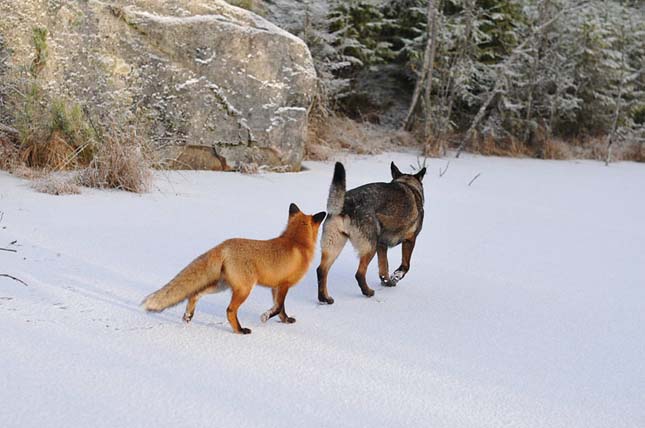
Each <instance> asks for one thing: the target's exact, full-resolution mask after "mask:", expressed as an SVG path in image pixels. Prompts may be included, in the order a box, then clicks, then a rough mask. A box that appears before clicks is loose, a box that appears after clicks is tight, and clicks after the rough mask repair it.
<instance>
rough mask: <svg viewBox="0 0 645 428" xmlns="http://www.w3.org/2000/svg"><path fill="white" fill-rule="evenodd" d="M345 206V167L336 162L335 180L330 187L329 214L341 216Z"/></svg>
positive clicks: (333, 179)
mask: <svg viewBox="0 0 645 428" xmlns="http://www.w3.org/2000/svg"><path fill="white" fill-rule="evenodd" d="M344 204H345V167H344V166H343V164H342V163H340V162H336V165H335V166H334V178H332V180H331V186H329V198H328V199H327V214H328V215H334V214H340V213H341V211H343V205H344Z"/></svg>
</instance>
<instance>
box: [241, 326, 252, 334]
mask: <svg viewBox="0 0 645 428" xmlns="http://www.w3.org/2000/svg"><path fill="white" fill-rule="evenodd" d="M238 333H240V334H251V329H250V328H244V327H240V331H238Z"/></svg>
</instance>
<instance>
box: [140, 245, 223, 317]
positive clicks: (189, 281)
mask: <svg viewBox="0 0 645 428" xmlns="http://www.w3.org/2000/svg"><path fill="white" fill-rule="evenodd" d="M221 272H222V257H221V254H220V252H219V251H218V250H217V249H213V250H211V251H209V252H207V253H205V254H202V255H201V256H199V257H197V258H196V259H195V260H193V261H192V262H191V263H190V264H189V265H188V266H186V267H185V268H184V269H183V270H182V271H181V272H179V273H178V274H177V276H175V277H174V278H173V279H172V280H171V281H170V282H169V283H168V284H166V285H165V286H163V287H162V288H161V289H159V290H157V291H155V292H154V293H152V294H150V295H149V296H148V297H146V298H145V300H144V301H143V302H142V303H141V304H142V305H143V308H144V309H145V310H146V311H152V312H160V311H163V310H164V309H166V308H169V307H171V306H175V305H176V304H178V303H180V302H182V301H183V300H185V299H187V298H188V297H190V296H192V295H193V294H195V293H197V292H199V291H201V290H203V289H204V288H206V287H208V286H209V285H211V284H213V283H214V282H217V280H218V279H219V278H220V275H221Z"/></svg>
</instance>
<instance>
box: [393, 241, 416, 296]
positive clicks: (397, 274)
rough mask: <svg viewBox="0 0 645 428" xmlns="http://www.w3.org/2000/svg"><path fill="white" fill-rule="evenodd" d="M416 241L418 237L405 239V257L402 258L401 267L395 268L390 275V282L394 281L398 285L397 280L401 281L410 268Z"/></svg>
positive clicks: (403, 246)
mask: <svg viewBox="0 0 645 428" xmlns="http://www.w3.org/2000/svg"><path fill="white" fill-rule="evenodd" d="M415 242H416V239H414V238H413V239H406V240H405V241H403V245H402V248H403V249H402V251H403V257H402V259H401V266H399V268H398V269H397V270H395V271H394V273H393V274H392V276H391V277H390V282H391V283H392V285H396V284H397V282H399V281H401V280H402V279H403V277H405V275H406V274H407V273H408V271H409V270H410V259H411V258H412V250H414V244H415Z"/></svg>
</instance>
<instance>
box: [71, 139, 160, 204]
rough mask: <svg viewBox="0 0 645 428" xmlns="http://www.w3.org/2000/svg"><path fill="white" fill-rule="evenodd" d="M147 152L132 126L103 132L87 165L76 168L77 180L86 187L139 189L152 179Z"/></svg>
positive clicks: (149, 183)
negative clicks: (80, 168)
mask: <svg viewBox="0 0 645 428" xmlns="http://www.w3.org/2000/svg"><path fill="white" fill-rule="evenodd" d="M151 165H152V162H151V159H150V155H149V154H148V153H147V150H146V145H145V144H144V141H143V139H142V138H140V136H139V135H138V134H137V131H136V128H135V127H129V128H127V129H126V130H124V131H118V130H117V128H115V127H113V128H112V129H110V130H109V133H108V134H104V135H103V138H102V142H101V143H100V144H98V146H97V149H96V152H95V153H94V157H93V158H92V160H91V161H90V164H89V166H88V167H87V168H85V169H83V170H81V171H80V174H79V183H80V184H81V185H83V186H86V187H96V188H100V189H105V188H110V189H120V190H126V191H128V192H135V193H142V192H147V191H148V190H149V189H150V185H151V183H152V169H151Z"/></svg>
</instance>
